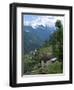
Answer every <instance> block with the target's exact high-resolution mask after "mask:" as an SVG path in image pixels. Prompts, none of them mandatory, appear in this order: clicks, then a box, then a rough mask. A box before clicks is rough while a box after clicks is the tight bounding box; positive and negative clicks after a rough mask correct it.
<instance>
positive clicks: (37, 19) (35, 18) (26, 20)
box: [23, 14, 64, 28]
mask: <svg viewBox="0 0 74 90" xmlns="http://www.w3.org/2000/svg"><path fill="white" fill-rule="evenodd" d="M57 20H61V22H62V24H63V25H64V16H46V15H27V14H26V15H25V14H24V15H23V24H24V26H25V25H27V26H32V27H33V28H36V26H38V25H43V26H49V27H55V22H56V21H57Z"/></svg>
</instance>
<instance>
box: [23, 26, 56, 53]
mask: <svg viewBox="0 0 74 90" xmlns="http://www.w3.org/2000/svg"><path fill="white" fill-rule="evenodd" d="M55 31H56V29H55V27H49V26H45V27H44V26H43V25H38V26H36V28H33V27H32V26H23V44H24V45H23V47H24V53H29V52H30V51H33V50H35V49H37V48H40V47H41V46H42V45H43V44H44V43H45V41H48V40H49V39H50V36H51V35H52V33H53V32H55Z"/></svg>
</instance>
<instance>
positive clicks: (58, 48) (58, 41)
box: [51, 20, 63, 61]
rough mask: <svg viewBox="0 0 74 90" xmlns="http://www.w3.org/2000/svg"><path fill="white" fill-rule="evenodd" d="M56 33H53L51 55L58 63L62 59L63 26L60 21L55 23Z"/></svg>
mask: <svg viewBox="0 0 74 90" xmlns="http://www.w3.org/2000/svg"><path fill="white" fill-rule="evenodd" d="M55 27H56V32H54V33H53V37H52V41H51V42H52V49H53V54H54V55H55V56H56V57H57V58H58V60H59V61H61V60H62V59H63V25H62V23H61V21H60V20H57V21H56V23H55Z"/></svg>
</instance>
